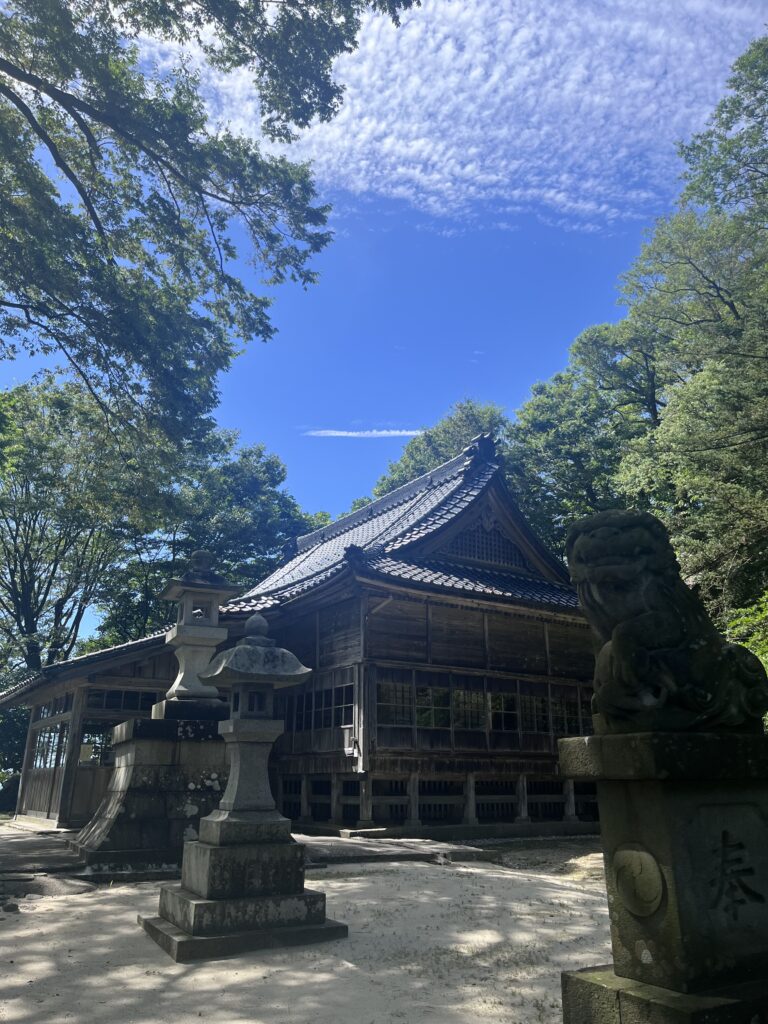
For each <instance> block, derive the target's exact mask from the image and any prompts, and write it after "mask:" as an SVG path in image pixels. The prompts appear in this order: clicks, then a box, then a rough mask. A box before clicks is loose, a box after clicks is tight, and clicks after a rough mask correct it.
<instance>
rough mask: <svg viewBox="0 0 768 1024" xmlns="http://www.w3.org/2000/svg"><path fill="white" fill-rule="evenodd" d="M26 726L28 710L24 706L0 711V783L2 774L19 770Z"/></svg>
mask: <svg viewBox="0 0 768 1024" xmlns="http://www.w3.org/2000/svg"><path fill="white" fill-rule="evenodd" d="M28 727H29V711H27V709H26V708H4V709H3V710H2V711H0V785H2V783H3V781H4V778H3V777H4V776H5V777H7V776H9V775H12V774H13V773H14V772H20V771H21V766H22V763H23V761H24V746H25V744H26V742H27V729H28Z"/></svg>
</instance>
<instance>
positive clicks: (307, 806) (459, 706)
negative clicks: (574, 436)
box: [0, 437, 596, 834]
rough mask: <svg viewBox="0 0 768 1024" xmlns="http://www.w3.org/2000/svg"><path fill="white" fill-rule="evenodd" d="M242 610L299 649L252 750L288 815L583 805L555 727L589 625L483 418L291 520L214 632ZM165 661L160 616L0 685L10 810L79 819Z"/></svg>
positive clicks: (417, 829) (581, 702) (499, 821)
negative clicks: (116, 734) (395, 481)
mask: <svg viewBox="0 0 768 1024" xmlns="http://www.w3.org/2000/svg"><path fill="white" fill-rule="evenodd" d="M256 611H258V612H261V613H262V614H263V615H264V616H265V617H266V618H267V620H268V621H269V625H270V635H271V636H273V637H274V638H275V639H276V640H277V643H278V644H279V645H280V646H282V647H286V648H288V649H289V650H291V651H293V652H294V653H295V654H296V655H297V656H298V658H299V659H300V660H301V661H303V662H304V664H305V665H307V666H309V667H310V668H312V669H313V673H312V677H311V679H310V680H309V682H307V683H305V684H301V685H299V686H296V687H294V688H292V689H290V690H289V691H287V695H284V696H282V697H281V698H280V707H279V713H280V715H282V716H284V719H285V732H284V734H283V735H282V737H281V738H280V739H279V740H278V741H277V743H276V745H275V750H274V752H273V757H272V765H273V771H274V789H275V792H276V797H277V801H278V806H279V807H280V808H281V809H282V811H283V813H284V814H285V815H286V816H288V817H290V818H292V819H293V820H294V822H295V825H296V829H297V830H298V831H311V830H315V831H331V832H333V831H341V830H352V831H354V830H360V831H366V830H369V829H376V830H377V834H381V833H380V832H379V830H381V829H386V830H388V832H390V834H423V833H424V832H425V831H426V830H429V831H433V830H438V834H442V832H443V831H444V830H445V828H446V827H448V828H450V829H451V830H453V832H454V833H459V834H460V833H461V832H462V831H465V830H476V831H477V830H479V831H489V832H493V831H499V832H506V833H510V834H515V833H518V834H525V833H529V832H531V831H534V832H535V831H540V832H544V831H546V832H549V833H552V832H563V833H566V832H574V831H580V830H582V829H583V828H584V826H585V824H588V823H589V822H593V821H594V820H595V817H596V810H595V795H594V791H593V789H592V788H591V787H590V786H588V785H586V784H581V785H579V784H577V785H576V786H574V784H573V783H571V782H569V781H567V780H563V779H562V778H561V777H560V775H559V771H558V763H557V739H558V738H559V737H561V736H567V735H580V734H586V733H588V732H589V731H590V729H591V714H590V697H591V679H592V672H593V655H592V644H591V637H590V631H589V628H588V626H587V623H586V621H585V619H584V618H583V616H582V614H581V613H580V611H579V609H578V606H577V600H576V594H575V591H574V590H573V588H572V587H571V585H570V583H569V581H568V576H567V573H566V570H565V568H564V566H563V564H562V563H561V562H560V561H558V560H557V559H556V558H555V557H554V556H553V555H551V554H550V553H549V552H548V551H547V549H546V548H545V547H544V546H543V545H542V544H541V542H540V541H539V540H538V539H537V538H536V536H535V535H534V533H533V532H532V530H531V529H530V528H529V527H528V525H527V524H526V522H525V519H524V518H523V516H522V514H521V512H520V510H519V508H518V507H517V504H516V502H515V501H514V498H513V497H512V495H511V494H510V492H509V490H508V488H507V486H506V484H505V482H504V476H503V471H502V467H501V465H500V462H499V460H498V459H497V456H496V453H495V450H494V446H493V443H492V441H491V440H490V439H489V438H487V437H481V438H478V439H477V440H476V441H474V442H473V443H472V444H471V445H470V446H469V447H468V448H467V449H466V450H465V451H464V452H462V453H461V455H459V456H458V457H457V458H455V459H452V460H451V461H450V462H446V463H445V464H444V465H442V466H440V467H438V468H437V469H435V470H433V471H431V472H429V473H426V474H424V475H423V476H421V477H419V478H418V479H416V480H413V481H412V482H410V483H408V484H405V485H404V486H402V487H399V488H398V489H397V490H394V491H392V492H390V493H389V494H387V495H385V496H384V497H382V498H379V499H377V500H376V501H373V502H371V503H370V504H368V505H366V506H365V507H363V508H361V509H359V510H358V511H356V512H353V513H351V514H350V515H347V516H344V517H342V518H341V519H339V520H337V521H336V522H334V523H332V524H330V525H328V526H326V527H323V528H322V529H320V530H317V531H315V532H313V533H310V534H307V535H306V536H303V537H299V538H298V539H297V541H296V542H295V545H294V547H293V550H292V551H291V552H290V553H289V555H288V557H287V560H286V561H285V562H284V564H283V565H282V566H281V567H280V568H278V569H277V570H276V571H275V572H273V573H272V574H271V575H270V576H269V577H267V579H265V580H264V581H263V582H261V583H260V584H259V585H258V586H257V587H255V588H254V589H252V590H251V591H249V592H248V593H246V594H244V595H243V596H242V597H239V598H236V599H234V600H232V601H231V602H230V603H229V604H228V605H226V606H225V607H224V608H223V609H222V611H221V617H220V624H221V625H226V626H227V628H228V632H229V637H228V640H227V641H226V642H225V643H224V644H223V645H222V649H223V648H224V647H226V646H229V645H231V644H232V643H234V642H235V641H236V640H237V639H238V638H239V637H240V636H241V635H242V632H243V625H244V623H245V620H246V619H247V618H248V617H249V615H251V614H253V613H254V612H256ZM175 674H176V660H175V656H174V654H173V651H172V650H171V649H170V648H169V647H167V646H166V642H165V633H164V632H160V633H158V634H156V635H154V636H149V637H147V638H145V639H142V640H138V641H134V642H132V643H127V644H123V645H121V646H120V647H116V648H111V649H108V650H103V651H99V652H96V653H94V654H89V655H85V656H83V657H80V658H73V659H71V660H70V661H67V662H63V663H60V664H56V665H52V666H50V667H48V668H46V669H44V670H42V671H41V672H40V673H38V674H37V675H35V676H34V677H32V678H30V679H27V680H26V681H24V682H23V683H21V684H19V685H18V686H16V687H14V688H13V689H12V690H9V691H6V692H5V693H3V694H2V695H0V707H4V706H5V707H8V706H28V707H30V709H31V720H30V727H29V736H28V741H27V747H26V753H25V759H24V768H23V773H22V782H21V789H20V794H19V804H18V813H19V814H20V815H25V816H30V817H37V818H45V819H48V820H49V821H51V822H54V823H57V824H59V825H61V826H68V827H72V828H74V827H78V826H81V825H83V824H85V823H86V822H87V821H88V820H89V819H90V817H91V816H92V814H93V813H94V811H95V810H96V807H97V806H98V803H99V801H100V799H101V797H102V796H103V794H104V793H105V791H106V787H107V782H108V779H109V773H110V770H111V767H110V743H109V734H110V731H111V729H112V728H113V727H114V726H115V725H117V724H118V723H120V722H122V721H125V720H126V719H129V718H136V717H142V716H144V717H148V716H149V715H150V714H151V708H152V706H153V704H155V703H156V702H158V701H161V700H162V699H163V697H164V695H165V691H166V690H167V689H168V687H169V686H170V684H171V682H172V680H173V678H174V676H175ZM223 696H225V697H226V694H223Z"/></svg>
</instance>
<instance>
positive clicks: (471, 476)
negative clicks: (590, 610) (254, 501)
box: [224, 436, 577, 613]
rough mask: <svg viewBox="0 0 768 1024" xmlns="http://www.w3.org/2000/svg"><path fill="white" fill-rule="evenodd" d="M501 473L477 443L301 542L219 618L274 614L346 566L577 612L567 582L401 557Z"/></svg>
mask: <svg viewBox="0 0 768 1024" xmlns="http://www.w3.org/2000/svg"><path fill="white" fill-rule="evenodd" d="M499 471H500V465H499V463H498V461H497V460H496V453H495V449H494V445H493V442H492V441H491V439H490V437H487V436H482V437H480V438H477V439H476V440H475V441H474V442H473V443H472V444H471V445H470V446H469V447H468V448H466V449H465V450H464V451H463V452H462V453H461V455H459V456H457V457H456V458H455V459H452V460H451V461H450V462H446V463H445V464H444V465H442V466H439V467H438V468H437V469H435V470H433V471H432V472H430V473H425V474H424V475H423V476H421V477H418V479H416V480H412V481H411V482H410V483H408V484H406V485H405V486H404V487H399V488H398V489H397V490H395V491H392V492H390V493H389V494H387V495H385V496H384V497H383V498H379V499H378V500H377V501H374V502H371V503H370V504H369V505H366V506H364V507H363V508H361V509H359V510H358V511H357V512H353V513H352V514H351V515H348V516H344V517H343V518H341V519H339V520H337V521H336V522H335V523H332V524H331V525H330V526H327V527H325V528H323V529H321V530H316V531H314V533H310V534H307V535H306V536H304V537H300V538H299V539H298V541H297V542H296V554H295V555H294V557H293V558H291V559H290V560H289V561H288V562H287V563H286V564H285V565H283V566H281V567H280V568H279V569H277V570H276V571H275V572H273V573H272V575H271V576H268V577H267V578H266V579H265V580H263V581H262V582H261V583H260V584H259V585H258V586H257V587H254V588H253V589H252V590H250V591H248V593H246V594H244V595H243V596H242V597H240V598H237V599H236V600H234V601H232V602H230V603H229V604H228V605H227V606H226V608H225V609H224V611H225V612H228V613H245V612H254V611H263V610H266V609H269V608H274V607H276V606H278V605H281V604H284V603H285V602H287V601H290V600H293V599H294V598H296V597H298V596H300V595H301V594H304V593H306V592H308V591H310V590H313V589H314V588H315V587H317V586H319V585H320V584H322V583H325V582H326V581H327V580H329V579H331V578H332V577H333V576H335V575H336V574H337V573H340V572H341V571H342V570H343V569H344V568H345V567H346V566H349V565H352V566H353V568H354V569H355V571H356V572H358V573H359V574H361V575H365V574H369V573H373V574H375V575H380V576H385V577H388V578H391V579H398V580H401V581H405V580H408V581H411V582H413V583H418V584H422V585H425V586H430V587H433V588H434V587H439V588H440V589H447V590H450V591H453V592H463V593H474V594H477V595H482V596H488V597H491V596H493V597H495V598H500V599H502V600H510V601H512V600H514V601H519V602H523V603H531V604H538V605H547V606H549V607H557V608H567V609H570V608H575V607H576V604H577V602H576V595H575V593H574V592H573V591H572V590H571V588H570V587H568V586H567V585H566V584H564V583H554V582H550V581H548V580H545V579H543V578H541V577H532V576H525V575H523V574H516V573H514V572H509V571H506V570H504V569H498V570H497V569H489V568H485V567H481V566H477V567H475V566H467V565H457V564H453V563H448V562H445V561H444V560H438V561H435V560H423V559H421V558H419V556H418V554H417V553H416V552H413V553H412V554H411V556H410V557H409V554H408V553H407V552H406V551H405V549H406V548H407V547H408V545H411V544H414V543H415V542H417V541H419V540H422V539H424V538H425V537H427V536H429V535H430V534H433V533H435V532H436V531H437V530H440V529H442V528H443V527H444V526H446V525H448V524H449V523H450V522H451V521H452V520H454V519H455V518H456V517H457V516H458V515H460V514H461V513H462V512H463V511H464V510H465V509H466V508H467V507H468V506H469V505H471V504H472V502H474V501H475V500H476V499H477V498H478V497H479V496H480V495H481V494H482V493H483V491H484V490H485V489H486V488H487V487H488V485H489V484H490V482H491V481H492V480H493V479H494V477H495V476H497V474H498V473H499ZM555 572H556V570H555Z"/></svg>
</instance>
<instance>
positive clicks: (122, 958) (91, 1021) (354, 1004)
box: [0, 862, 609, 1024]
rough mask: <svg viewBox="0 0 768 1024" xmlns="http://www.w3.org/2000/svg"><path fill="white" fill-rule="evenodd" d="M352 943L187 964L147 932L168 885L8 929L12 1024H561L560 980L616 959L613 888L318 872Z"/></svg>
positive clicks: (3, 949) (395, 870)
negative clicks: (147, 918)
mask: <svg viewBox="0 0 768 1024" xmlns="http://www.w3.org/2000/svg"><path fill="white" fill-rule="evenodd" d="M307 887H308V888H313V889H320V890H322V891H325V892H326V893H327V897H328V914H329V916H330V917H333V918H335V919H337V920H340V921H344V922H345V923H346V924H348V925H349V930H350V934H349V937H348V938H347V939H344V940H339V941H336V942H332V943H328V944H323V945H318V946H307V947H298V948H292V949H280V950H261V951H257V952H252V953H249V954H245V955H242V956H239V957H236V958H232V959H228V960H220V961H209V962H203V963H196V964H175V963H173V962H172V961H171V960H170V959H169V958H168V956H167V955H166V954H165V953H163V952H162V951H161V950H160V949H159V948H158V947H157V946H156V945H155V944H154V943H153V942H152V941H151V940H150V939H149V938H148V937H147V936H146V935H145V934H144V932H143V931H142V930H141V929H140V927H139V926H138V925H137V923H136V915H137V913H142V914H145V915H152V914H154V913H156V909H157V898H158V895H157V894H158V885H157V883H141V884H138V885H121V886H112V887H105V888H100V889H98V890H96V891H94V892H92V893H90V894H80V895H73V896H67V897H56V898H47V899H42V900H37V901H34V902H33V903H31V904H30V905H29V906H26V905H23V906H22V912H21V913H20V914H18V915H8V914H6V915H0V916H2V917H3V918H4V919H3V920H2V921H0V971H2V974H3V976H4V983H3V989H4V997H5V1006H6V1011H5V1012H6V1015H7V1019H8V1020H9V1021H10V1020H12V1021H13V1022H14V1024H39V1021H40V1020H41V1019H45V1020H46V1021H47V1022H49V1024H59V1022H64V1021H67V1022H72V1021H76V1022H77V1024H104V1022H105V1021H109V1022H112V1021H115V1022H117V1021H119V1022H120V1024H166V1022H167V1024H171V1022H173V1024H188V1022H196V1021H199V1020H206V1021H209V1022H215V1024H234V1022H240V1021H243V1022H245V1021H249V1022H253V1024H306V1022H309V1021H312V1022H313V1024H339V1022H345V1021H347V1020H355V1021H357V1022H361V1024H396V1022H407V1024H419V1022H425V1024H431V1022H432V1021H434V1022H435V1024H437V1022H438V1020H439V1022H440V1024H469V1022H474V1021H477V1020H483V1021H488V1022H489V1024H502V1022H503V1024H558V1022H559V1021H560V1019H561V1018H560V1009H559V1005H560V1004H559V974H560V971H561V970H563V969H572V968H575V967H581V966H589V965H591V964H596V963H604V962H606V960H607V959H609V952H608V950H609V946H608V922H607V909H606V903H605V893H604V889H603V888H602V885H600V884H597V883H593V882H591V881H587V882H584V881H579V882H578V883H575V882H574V881H571V880H569V878H568V877H567V876H563V875H561V874H560V875H556V874H550V875H545V874H543V873H541V872H539V873H535V874H534V873H530V874H525V873H524V872H521V871H510V870H507V869H506V868H504V867H502V866H498V865H493V864H473V865H457V864H445V865H436V864H424V863H418V862H417V863H413V862H408V863H399V864H392V863H377V864H366V865H345V866H341V865H339V866H331V867H329V868H328V869H325V870H323V871H322V872H313V873H311V877H308V879H307Z"/></svg>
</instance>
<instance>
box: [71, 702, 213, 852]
mask: <svg viewBox="0 0 768 1024" xmlns="http://www.w3.org/2000/svg"><path fill="white" fill-rule="evenodd" d="M216 726H217V722H216V721H195V720H176V721H173V720H165V721H152V720H151V719H141V718H135V719H132V720H131V721H129V722H124V723H123V724H122V725H119V726H117V728H116V729H115V730H114V737H113V745H114V750H115V767H114V770H113V771H112V775H111V777H110V780H109V789H108V791H107V794H106V796H105V797H104V799H103V800H102V802H101V803H100V805H99V807H98V809H97V811H96V813H95V815H94V816H93V818H92V819H91V820H90V821H89V822H88V824H87V825H85V826H84V828H82V829H81V830H80V832H79V833H78V834H77V836H76V837H75V839H73V840H70V842H69V846H70V848H71V849H73V850H75V851H76V852H77V853H78V854H79V856H80V858H81V860H82V861H83V862H84V863H85V864H88V865H91V866H93V867H101V868H103V869H110V870H112V869H114V870H127V869H133V870H140V871H146V870H149V869H160V868H163V867H170V866H173V865H178V864H179V863H180V862H181V857H182V852H183V849H184V843H185V841H186V840H188V839H193V838H195V837H196V836H197V834H198V829H199V824H200V819H201V817H204V816H205V815H206V814H209V813H210V812H211V810H213V809H214V808H215V807H216V806H217V804H218V802H219V799H220V798H221V793H222V791H223V789H224V787H225V786H226V782H227V772H228V766H227V761H226V754H225V749H224V744H223V743H222V742H221V738H220V737H219V734H218V732H217V729H216Z"/></svg>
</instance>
